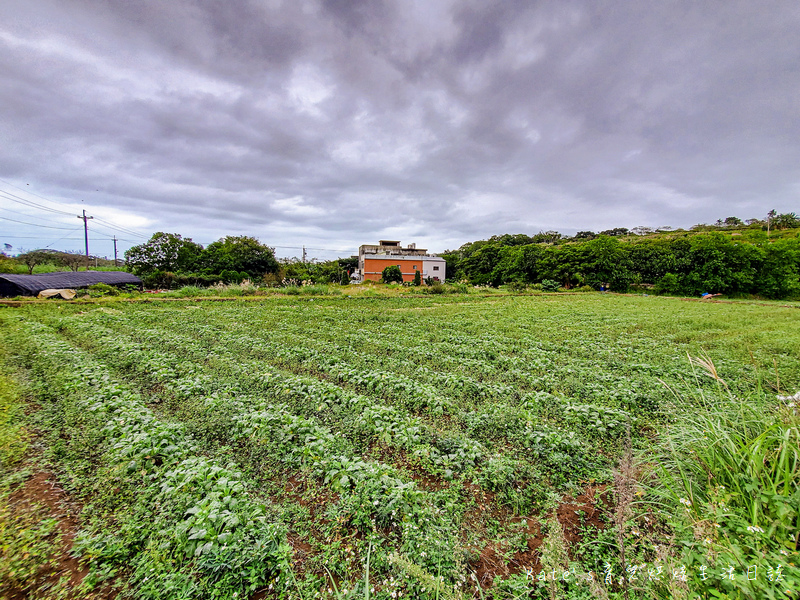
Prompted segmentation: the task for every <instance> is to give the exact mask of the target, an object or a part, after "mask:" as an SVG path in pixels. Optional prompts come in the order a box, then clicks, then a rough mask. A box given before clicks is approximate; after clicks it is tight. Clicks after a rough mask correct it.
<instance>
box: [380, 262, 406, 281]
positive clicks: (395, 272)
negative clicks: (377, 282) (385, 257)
mask: <svg viewBox="0 0 800 600" xmlns="http://www.w3.org/2000/svg"><path fill="white" fill-rule="evenodd" d="M381 281H383V283H403V273H401V272H400V267H398V266H397V265H389V266H388V267H386V268H385V269H384V270H383V273H382V274H381Z"/></svg>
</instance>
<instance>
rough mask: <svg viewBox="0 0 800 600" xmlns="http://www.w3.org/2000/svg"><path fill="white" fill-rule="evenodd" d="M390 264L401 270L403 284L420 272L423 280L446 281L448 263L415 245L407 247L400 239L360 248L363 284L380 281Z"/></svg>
mask: <svg viewBox="0 0 800 600" xmlns="http://www.w3.org/2000/svg"><path fill="white" fill-rule="evenodd" d="M391 265H397V266H398V267H400V272H401V273H402V274H403V281H404V282H407V281H413V280H414V275H415V273H416V272H417V271H419V272H420V275H421V276H422V278H423V279H429V278H430V279H433V280H436V281H444V277H445V267H446V263H445V260H444V259H443V258H441V257H440V256H435V255H433V254H428V250H427V249H425V248H417V245H416V244H409V245H408V246H406V247H405V248H404V247H403V246H402V245H401V244H400V241H399V240H380V241H379V242H378V244H377V245H374V244H365V245H363V246H360V247H359V248H358V278H359V280H360V281H365V280H372V281H379V280H380V279H381V277H382V275H383V270H384V269H385V268H386V267H388V266H391Z"/></svg>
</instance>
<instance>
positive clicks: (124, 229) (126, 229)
mask: <svg viewBox="0 0 800 600" xmlns="http://www.w3.org/2000/svg"><path fill="white" fill-rule="evenodd" d="M95 218H96V220H98V221H100V222H101V223H105V224H106V227H109V228H111V229H117V230H119V231H122V232H123V233H127V234H129V235H135V236H137V237H141V238H146V239H149V238H147V236H146V235H144V234H142V233H138V232H136V231H133V230H132V229H128V228H127V227H122V226H121V225H116V224H114V223H109V222H108V221H106V220H105V219H101V218H100V217H95Z"/></svg>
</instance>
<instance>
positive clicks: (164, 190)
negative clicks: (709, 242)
mask: <svg viewBox="0 0 800 600" xmlns="http://www.w3.org/2000/svg"><path fill="white" fill-rule="evenodd" d="M0 103H1V104H0V106H2V109H0V179H2V181H0V190H2V192H0V217H1V218H0V244H3V243H7V244H11V245H12V246H13V249H12V250H11V252H12V253H15V252H17V251H18V250H19V249H20V248H27V249H30V248H36V247H43V246H49V247H51V248H58V249H82V248H83V231H82V221H79V220H78V219H77V218H76V215H78V214H80V213H81V211H82V210H84V209H85V210H86V211H87V214H89V215H93V216H95V217H96V219H95V220H94V221H91V222H90V251H91V252H93V253H97V254H100V255H113V245H112V242H111V241H110V239H109V238H110V237H111V236H112V235H114V234H116V235H117V237H119V238H121V239H122V240H123V241H121V242H120V245H119V248H120V252H122V251H124V250H125V249H126V248H127V247H129V246H130V245H132V244H134V243H141V242H142V241H145V240H146V239H147V238H149V237H150V235H151V234H152V233H153V232H155V231H167V232H175V233H180V234H182V235H184V236H186V237H191V238H193V239H194V240H195V241H198V242H201V243H203V244H208V243H209V242H211V241H214V240H215V239H218V238H220V237H222V236H224V235H252V236H256V237H258V238H259V239H260V240H261V241H262V242H265V243H267V244H269V245H271V246H276V247H277V254H278V256H299V255H300V253H301V251H300V249H299V248H300V247H301V246H302V245H306V246H307V247H309V248H310V250H309V256H315V257H317V258H333V257H335V256H337V255H341V256H347V255H349V254H352V253H354V252H355V251H356V249H357V247H358V246H359V245H360V244H363V243H375V242H376V241H377V240H378V239H397V240H401V241H402V242H403V243H406V242H416V243H417V245H418V246H422V247H428V248H429V249H430V250H431V251H443V250H445V249H446V248H456V247H458V246H460V245H461V244H463V243H465V242H468V241H473V240H476V239H484V238H486V237H488V236H490V235H493V234H502V233H527V234H534V233H536V232H538V231H540V230H549V229H555V230H558V231H561V232H562V233H574V232H575V231H577V230H593V231H599V230H602V229H608V228H611V227H628V228H632V227H635V226H638V225H646V226H652V227H659V226H663V225H671V226H676V227H688V226H691V225H693V224H695V223H699V222H713V221H715V220H717V219H719V218H724V217H726V216H731V215H735V216H739V217H741V218H743V219H745V218H750V217H763V216H764V215H765V214H766V213H767V211H769V210H770V209H773V208H774V209H777V210H778V212H800V2H798V1H797V0H787V1H777V2H773V1H770V0H765V1H764V2H753V1H752V0H744V1H739V0H724V1H723V0H706V1H701V2H698V1H696V0H694V1H686V2H681V1H670V0H658V1H647V0H631V1H620V0H608V1H603V0H583V1H575V2H572V1H569V0H551V1H549V2H533V1H530V0H529V1H517V0H496V1H489V0H481V1H467V0H454V1H443V0H404V1H400V0H394V1H392V0H386V1H380V0H322V1H305V0H287V1H285V2H283V1H280V0H258V1H256V0H253V1H249V2H248V1H246V0H235V1H234V0H214V1H212V0H208V1H201V0H169V1H167V2H155V1H152V0H149V1H144V0H117V1H107V0H106V1H99V0H98V1H94V2H92V1H79V0H70V1H68V2H65V1H64V0H55V1H52V2H49V1H46V0H3V1H2V2H0ZM14 186H16V187H14ZM7 193H11V194H13V195H14V196H9V195H7ZM32 194H36V195H35V196H34V195H32ZM21 199H23V200H26V201H32V202H34V203H36V204H38V205H41V206H47V207H50V208H52V209H55V210H57V211H58V210H60V211H64V212H65V213H66V214H61V213H58V212H52V211H45V210H43V209H41V208H38V207H36V206H33V205H31V204H30V203H28V204H23V203H22V201H21ZM9 219H13V221H12V220H9ZM15 221H23V222H25V223H35V224H37V226H32V225H26V224H24V223H18V222H15ZM110 225H115V226H118V227H122V228H124V229H126V230H129V231H128V232H123V231H121V230H120V229H112V228H110ZM60 228H66V229H60ZM133 233H138V234H139V237H136V236H134V235H133ZM62 236H66V237H63V239H59V238H62ZM0 250H2V247H0Z"/></svg>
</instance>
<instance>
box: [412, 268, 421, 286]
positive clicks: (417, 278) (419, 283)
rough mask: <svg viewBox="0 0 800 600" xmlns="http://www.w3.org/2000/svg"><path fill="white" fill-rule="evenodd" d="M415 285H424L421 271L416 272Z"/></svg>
mask: <svg viewBox="0 0 800 600" xmlns="http://www.w3.org/2000/svg"><path fill="white" fill-rule="evenodd" d="M414 285H416V286H418V287H419V286H420V285H422V274H421V273H420V272H419V271H414Z"/></svg>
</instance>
